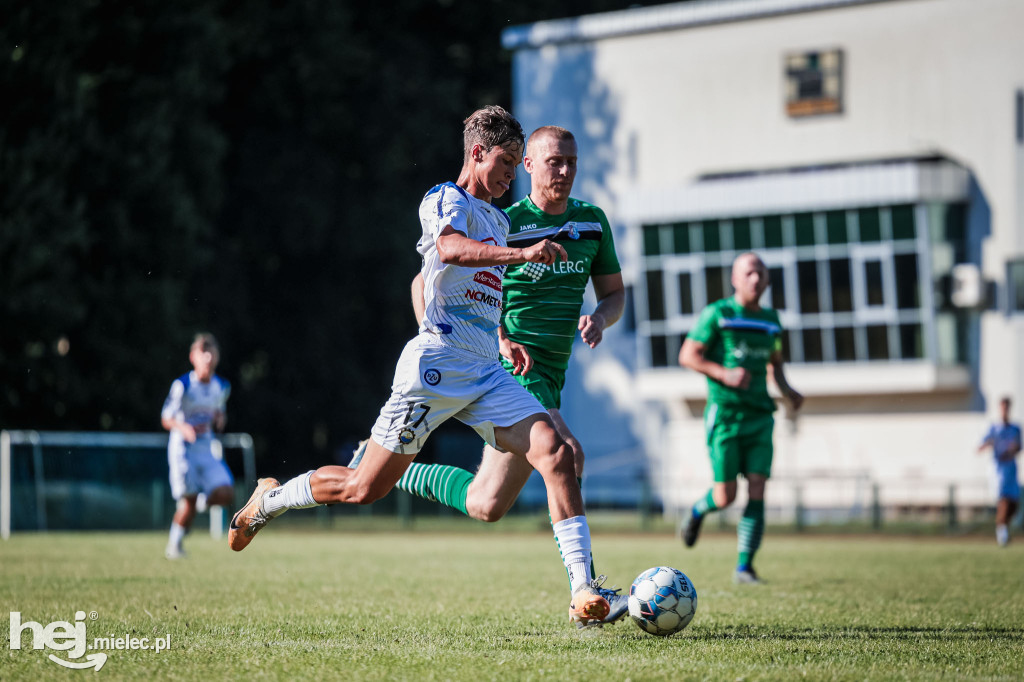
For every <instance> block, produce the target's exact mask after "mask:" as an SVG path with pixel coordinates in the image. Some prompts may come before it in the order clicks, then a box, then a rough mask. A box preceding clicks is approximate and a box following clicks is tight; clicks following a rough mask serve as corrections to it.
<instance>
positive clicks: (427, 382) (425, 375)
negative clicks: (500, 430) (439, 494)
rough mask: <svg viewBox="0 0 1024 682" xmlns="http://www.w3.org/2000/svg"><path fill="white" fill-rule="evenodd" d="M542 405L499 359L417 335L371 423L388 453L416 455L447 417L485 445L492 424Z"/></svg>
mask: <svg viewBox="0 0 1024 682" xmlns="http://www.w3.org/2000/svg"><path fill="white" fill-rule="evenodd" d="M535 414H547V410H545V409H544V406H543V405H541V404H540V402H539V401H538V400H537V399H536V398H534V397H533V396H532V395H531V394H530V393H529V392H528V391H527V390H526V389H525V388H523V387H522V386H520V385H519V382H517V381H516V380H515V379H514V378H512V375H511V374H509V373H508V372H507V371H506V370H505V368H504V367H502V366H501V363H500V362H498V360H497V359H494V360H489V359H486V358H481V357H480V356H478V355H474V354H473V353H469V352H466V351H461V350H459V349H455V348H450V347H448V346H441V345H439V344H437V343H436V342H435V341H433V340H432V339H431V338H430V337H429V336H427V335H425V334H420V335H419V336H417V337H416V338H414V339H413V340H412V341H410V342H409V343H407V344H405V349H404V350H403V351H402V356H401V357H400V358H399V359H398V365H397V366H396V367H395V380H394V382H393V383H392V384H391V397H390V398H389V399H388V401H387V403H385V405H384V407H382V408H381V410H380V416H379V417H377V422H376V423H375V424H374V425H373V431H372V435H373V440H374V441H376V442H377V443H378V444H379V445H381V446H383V447H384V448H385V449H387V450H390V451H391V452H398V453H402V454H407V455H414V454H416V453H417V452H419V451H420V449H421V448H422V447H423V443H425V442H426V440H427V437H428V436H429V435H430V432H431V431H433V430H434V429H436V428H437V427H438V426H440V425H441V423H442V422H444V421H445V420H446V419H448V418H449V417H455V418H456V419H458V420H459V421H460V422H462V423H464V424H466V425H467V426H471V427H473V429H474V430H475V431H476V432H477V433H478V434H480V437H481V438H483V439H484V440H485V441H486V442H487V443H488V444H489V445H492V446H495V447H497V444H496V443H495V442H494V427H496V426H497V427H505V426H512V425H513V424H517V423H519V422H521V421H522V420H524V419H526V418H527V417H530V416H532V415H535Z"/></svg>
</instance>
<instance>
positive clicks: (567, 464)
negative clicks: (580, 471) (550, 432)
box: [538, 435, 576, 476]
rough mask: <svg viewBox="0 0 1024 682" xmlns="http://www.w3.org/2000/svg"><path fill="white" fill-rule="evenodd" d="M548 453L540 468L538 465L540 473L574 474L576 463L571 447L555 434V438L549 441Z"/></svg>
mask: <svg viewBox="0 0 1024 682" xmlns="http://www.w3.org/2000/svg"><path fill="white" fill-rule="evenodd" d="M548 452H549V453H550V454H549V455H548V456H546V457H545V458H544V460H543V463H542V466H543V467H544V468H543V469H541V468H540V467H538V471H540V473H541V475H544V474H547V473H559V474H565V475H572V476H575V475H576V463H575V461H574V460H573V452H572V448H570V447H569V446H568V445H567V444H566V442H565V441H563V440H562V439H561V438H559V437H558V436H557V435H556V436H555V440H554V441H552V443H551V449H549V450H548Z"/></svg>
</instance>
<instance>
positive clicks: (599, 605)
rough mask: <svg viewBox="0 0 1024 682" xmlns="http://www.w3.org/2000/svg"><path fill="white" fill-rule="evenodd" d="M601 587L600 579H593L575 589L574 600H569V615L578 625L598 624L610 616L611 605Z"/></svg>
mask: <svg viewBox="0 0 1024 682" xmlns="http://www.w3.org/2000/svg"><path fill="white" fill-rule="evenodd" d="M600 588H601V583H600V582H599V581H598V580H591V581H590V582H589V583H584V584H582V585H580V586H579V587H577V588H576V589H575V590H574V591H573V593H572V601H571V602H569V617H570V618H572V620H573V621H574V622H575V623H576V624H577V625H576V627H586V626H588V625H596V624H597V623H598V622H599V621H602V620H604V619H605V618H606V617H607V616H608V613H609V612H610V611H611V606H610V605H609V604H608V600H607V599H605V598H604V597H603V596H602V595H601V592H600ZM581 623H582V625H580V624H581Z"/></svg>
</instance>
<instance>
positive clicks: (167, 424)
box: [160, 417, 196, 443]
mask: <svg viewBox="0 0 1024 682" xmlns="http://www.w3.org/2000/svg"><path fill="white" fill-rule="evenodd" d="M160 425H161V426H163V427H164V428H165V429H166V430H168V431H180V432H181V435H182V436H184V437H185V440H187V441H188V442H190V443H192V442H194V441H195V439H196V430H195V428H193V427H192V425H191V424H189V423H188V422H183V421H178V420H177V419H175V418H174V417H160Z"/></svg>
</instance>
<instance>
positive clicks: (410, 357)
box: [228, 106, 610, 624]
mask: <svg viewBox="0 0 1024 682" xmlns="http://www.w3.org/2000/svg"><path fill="white" fill-rule="evenodd" d="M523 142H524V141H523V132H522V128H521V127H520V125H519V123H518V122H517V121H516V120H515V119H514V118H512V116H511V115H510V114H509V113H508V112H507V111H505V110H504V109H502V108H501V107H494V106H492V107H485V108H484V109H481V110H478V111H476V112H474V113H473V114H472V115H471V116H470V117H469V118H467V119H466V121H465V127H464V130H463V167H462V170H461V172H460V174H459V179H458V181H457V182H455V183H451V182H448V183H444V184H442V185H438V186H437V187H434V188H433V189H431V190H430V191H429V192H427V194H426V196H425V197H424V198H423V201H422V202H421V204H420V211H419V217H420V223H421V226H422V229H423V233H422V236H421V237H420V240H419V242H418V243H417V250H418V251H419V253H420V254H421V255H422V256H423V267H422V270H421V272H422V275H423V281H424V293H425V296H424V299H425V314H424V318H423V324H422V325H421V326H420V333H419V334H418V335H417V336H416V337H415V338H414V339H413V340H411V341H410V342H409V343H408V344H406V346H405V349H404V350H403V352H402V356H401V358H400V359H399V361H398V365H397V367H396V368H395V378H394V383H393V384H392V393H391V397H390V399H389V400H388V401H387V403H386V404H385V405H384V407H383V408H381V411H380V415H379V417H378V418H377V422H376V423H375V424H374V426H373V430H372V437H371V439H370V441H369V442H368V444H367V447H366V450H365V452H364V454H363V456H362V462H361V463H360V465H359V467H358V468H356V469H352V468H348V467H340V466H325V467H321V468H320V469H317V470H316V471H312V472H309V473H307V474H303V475H301V476H298V477H296V478H293V479H292V480H290V481H288V482H286V483H285V484H284V485H279V484H278V482H277V481H276V480H274V479H266V478H265V479H261V480H260V483H259V485H258V486H257V488H256V490H255V492H254V493H253V495H252V497H251V498H250V500H249V502H247V503H246V505H245V506H244V507H242V509H241V510H239V512H238V513H237V514H236V515H235V517H234V518H233V519H232V521H231V527H230V529H229V531H228V537H229V543H230V545H231V548H232V549H234V550H241V549H244V548H245V547H246V546H247V545H248V544H249V542H250V541H251V539H252V537H253V536H254V535H255V534H256V533H257V532H258V531H259V530H260V529H262V528H263V527H264V526H265V525H266V524H267V522H269V521H270V519H272V518H274V517H275V516H278V515H279V514H281V513H283V512H284V511H286V510H289V509H301V508H307V507H313V506H316V505H318V504H330V503H338V502H345V503H352V504H369V503H371V502H374V501H376V500H378V499H380V498H381V497H383V496H384V495H386V494H387V493H388V492H389V491H390V490H391V488H392V487H393V486H394V485H395V484H396V483H397V482H398V480H399V479H400V478H401V477H402V474H404V473H405V472H406V470H407V469H408V468H409V467H410V465H412V463H413V459H414V457H415V456H416V453H418V452H419V451H420V449H421V448H422V446H423V443H424V442H425V441H426V439H427V438H428V437H429V435H430V433H431V432H432V431H433V430H434V429H436V428H437V427H438V426H439V425H440V424H441V423H443V422H444V421H445V420H446V419H448V418H450V417H455V418H457V419H459V420H460V421H462V422H464V423H465V424H467V425H469V426H471V427H473V429H474V430H476V432H477V433H478V434H480V436H481V437H483V439H484V440H485V441H486V442H487V443H488V444H490V445H492V446H494V447H496V448H497V449H499V450H502V451H507V452H509V453H512V454H511V457H512V458H514V459H515V460H517V461H518V460H522V461H523V464H522V466H530V467H533V468H536V469H537V471H539V472H540V474H541V476H542V477H543V479H544V485H545V487H546V488H547V493H548V508H549V511H550V513H551V519H552V524H553V526H554V531H555V536H556V538H557V540H558V546H559V549H560V550H561V554H562V562H563V564H564V566H565V568H566V571H567V572H568V574H569V583H570V592H571V597H570V604H569V615H570V617H571V618H572V619H573V620H575V621H577V622H582V623H584V624H587V623H591V622H594V621H600V620H601V619H603V618H605V617H606V616H607V615H608V612H609V609H610V607H609V604H608V601H607V599H606V598H605V597H604V596H602V595H601V593H600V592H599V590H598V588H599V584H598V581H597V580H594V579H593V578H592V570H591V540H590V528H589V526H588V524H587V518H586V516H585V514H584V511H583V499H582V496H581V494H580V486H579V482H578V481H577V480H576V477H575V471H574V465H573V460H572V451H571V450H570V448H569V447H568V446H567V445H566V444H565V442H564V440H563V439H562V438H561V436H559V434H558V431H557V430H556V427H555V425H554V424H553V423H552V421H551V417H550V416H549V415H548V414H547V412H546V411H545V409H544V407H543V406H542V405H541V404H540V403H539V402H538V401H537V399H536V398H534V397H533V396H532V395H530V394H529V393H528V392H527V391H526V390H525V389H523V387H522V386H520V385H519V384H518V383H516V381H515V379H513V378H512V376H510V375H509V374H508V372H506V371H505V370H504V368H502V366H501V363H500V362H499V357H500V356H499V348H498V340H499V339H498V327H499V325H500V319H501V281H502V280H501V278H502V275H503V274H504V271H505V268H506V267H507V266H509V265H514V264H518V263H524V262H529V263H535V264H538V266H543V267H554V266H556V265H564V264H565V262H566V253H565V249H564V248H563V247H562V246H560V245H559V244H558V243H556V242H554V241H552V240H550V239H539V240H536V241H535V242H532V243H530V244H526V245H522V246H514V247H509V246H507V245H506V241H507V238H508V233H509V222H508V217H507V216H506V215H505V214H504V213H503V212H502V211H501V210H500V209H498V208H496V207H494V206H493V205H492V204H491V200H492V199H494V198H496V197H500V196H502V195H503V194H504V193H505V192H507V191H508V189H509V187H510V185H511V183H512V180H513V179H514V178H515V168H516V166H517V165H519V163H520V161H521V160H522V156H523V147H524V144H523ZM520 361H522V360H520ZM490 589H491V591H492V593H493V587H491V588H490ZM492 598H494V599H495V604H494V605H495V608H496V609H500V608H507V604H508V603H509V602H508V600H507V598H505V597H499V596H497V595H494V596H492Z"/></svg>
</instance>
